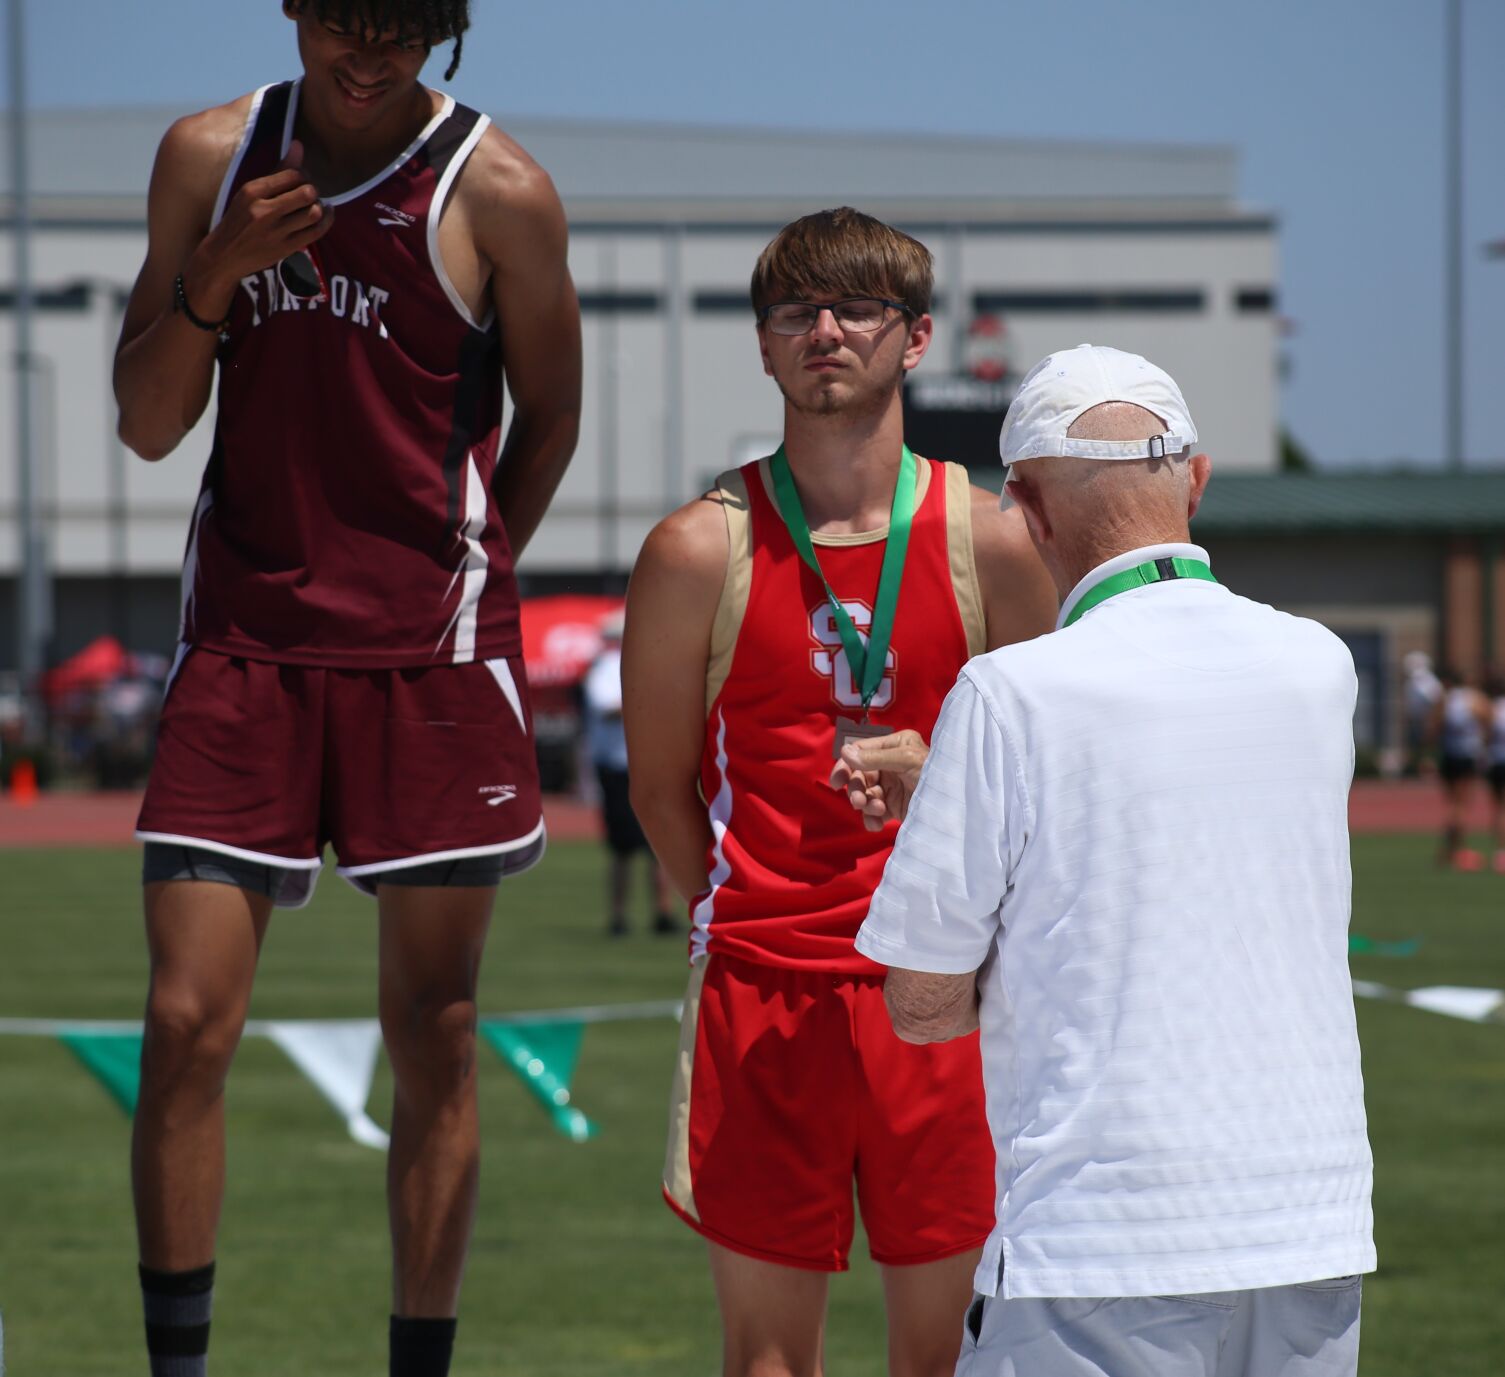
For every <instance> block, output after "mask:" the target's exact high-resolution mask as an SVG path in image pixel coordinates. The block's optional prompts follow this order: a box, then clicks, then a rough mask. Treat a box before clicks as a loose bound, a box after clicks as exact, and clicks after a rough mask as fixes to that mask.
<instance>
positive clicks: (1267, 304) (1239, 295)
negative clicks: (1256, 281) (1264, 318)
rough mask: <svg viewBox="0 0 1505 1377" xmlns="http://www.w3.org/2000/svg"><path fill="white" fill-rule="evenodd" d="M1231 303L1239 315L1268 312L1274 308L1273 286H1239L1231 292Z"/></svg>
mask: <svg viewBox="0 0 1505 1377" xmlns="http://www.w3.org/2000/svg"><path fill="white" fill-rule="evenodd" d="M1233 305H1234V308H1235V309H1236V310H1237V311H1238V312H1239V314H1240V315H1248V314H1252V313H1254V312H1260V313H1262V314H1268V313H1269V312H1271V311H1273V310H1274V309H1275V289H1274V288H1273V287H1240V288H1239V289H1238V290H1237V291H1236V292H1234V294H1233Z"/></svg>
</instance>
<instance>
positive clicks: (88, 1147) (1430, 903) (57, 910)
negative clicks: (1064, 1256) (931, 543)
mask: <svg viewBox="0 0 1505 1377" xmlns="http://www.w3.org/2000/svg"><path fill="white" fill-rule="evenodd" d="M1430 858H1431V841H1430V839H1423V838H1419V837H1418V838H1409V837H1402V838H1396V837H1361V838H1358V839H1357V841H1356V843H1355V874H1356V888H1357V894H1356V899H1355V918H1354V930H1355V931H1356V932H1361V933H1364V934H1365V935H1367V936H1371V937H1375V938H1406V937H1412V936H1420V937H1422V938H1423V939H1424V940H1423V946H1422V948H1421V950H1420V952H1419V953H1418V954H1417V955H1415V956H1413V957H1409V958H1404V959H1395V958H1390V959H1387V958H1384V957H1379V956H1367V957H1356V958H1355V959H1354V971H1355V974H1356V975H1359V976H1362V977H1364V978H1366V979H1370V980H1375V981H1380V982H1383V983H1385V984H1389V985H1393V986H1420V985H1433V984H1453V985H1480V986H1489V987H1493V988H1501V987H1505V942H1502V935H1505V879H1501V878H1499V877H1495V876H1481V875H1438V874H1436V873H1435V872H1434V871H1433V870H1432V869H1431V867H1430ZM137 865H138V860H137V856H136V854H135V853H134V852H130V851H83V850H78V851H39V852H34V853H20V852H0V1016H9V1017H37V1018H136V1017H139V1014H140V1008H141V1001H142V996H143V991H144V988H145V973H146V965H145V955H144V950H143V943H142V938H141V929H140V920H139V917H138V897H137V893H136V869H137ZM600 885H601V866H600V858H599V853H598V850H597V848H595V847H593V846H588V845H583V844H582V845H567V844H561V845H557V846H555V847H554V848H553V849H552V850H551V851H550V853H549V857H548V859H547V860H546V862H545V863H544V864H543V865H542V866H541V867H539V868H538V869H537V870H535V871H534V872H532V873H531V874H529V875H527V876H525V877H523V878H521V879H520V880H518V881H515V882H513V883H512V884H510V885H509V886H508V887H507V888H506V889H505V890H504V894H503V901H502V903H501V904H500V905H499V908H498V915H497V921H496V924H495V926H494V929H493V936H492V941H491V945H490V948H489V950H488V953H487V959H486V967H485V971H484V974H483V981H482V990H483V994H482V1007H483V1009H484V1010H485V1011H486V1012H488V1013H500V1012H504V1011H507V1010H513V1009H544V1008H551V1007H559V1006H566V1005H577V1004H583V1003H615V1002H622V1001H633V1000H644V999H662V998H670V997H673V996H676V995H677V994H678V993H679V992H680V989H681V987H682V984H683V979H684V963H683V956H682V947H681V945H680V943H679V942H678V941H677V940H669V941H665V940H663V939H654V938H651V937H649V936H646V935H639V936H634V937H632V938H630V939H627V940H625V941H619V942H609V941H607V940H606V939H605V938H604V937H603V936H602V935H601V926H602V925H601V917H600V900H599V894H600ZM372 918H373V909H372V907H371V905H370V903H369V901H367V900H365V899H362V898H361V897H360V896H359V895H357V894H356V893H355V892H354V891H353V890H351V889H349V887H348V886H346V885H344V884H343V882H341V881H339V880H337V879H335V878H334V877H333V876H332V875H326V876H325V878H324V879H323V881H322V882H321V887H320V893H319V895H318V897H317V898H316V900H315V902H314V905H313V907H312V909H311V910H308V911H305V912H302V913H294V914H287V915H279V916H278V918H277V919H276V920H274V923H273V926H272V930H271V935H270V936H269V938H268V941H267V947H266V952H265V955H264V958H263V963H262V971H261V977H260V986H259V992H258V996H257V999H256V1004H255V1007H254V1009H253V1016H254V1017H261V1018H268V1017H288V1018H314V1017H336V1016H344V1017H352V1016H354V1017H362V1016H368V1015H370V1014H371V1013H372V1011H373V1008H374V1002H373V1000H374V995H373V990H374V978H375V959H374V941H373V938H374V930H373V922H372ZM1359 1027H1360V1032H1361V1035H1362V1038H1363V1044H1364V1064H1365V1077H1366V1082H1367V1087H1368V1103H1369V1115H1370V1130H1371V1136H1372V1138H1373V1142H1374V1148H1375V1156H1376V1159H1377V1170H1376V1194H1375V1205H1376V1216H1377V1229H1378V1235H1379V1251H1380V1270H1379V1272H1378V1273H1377V1274H1376V1275H1375V1276H1373V1277H1371V1278H1370V1279H1369V1280H1368V1281H1367V1282H1366V1283H1365V1309H1364V1358H1363V1362H1362V1371H1363V1373H1364V1374H1365V1377H1499V1374H1501V1373H1502V1372H1505V1306H1502V1304H1501V1299H1500V1298H1501V1295H1502V1294H1505V1026H1500V1025H1493V1026H1478V1025H1474V1024H1469V1023H1464V1022H1460V1021H1458V1020H1454V1019H1449V1018H1445V1017H1441V1016H1439V1015H1435V1014H1430V1013H1425V1012H1422V1011H1419V1010H1414V1009H1409V1008H1405V1007H1402V1006H1398V1005H1389V1004H1373V1003H1368V1002H1364V1003H1361V1005H1360V1008H1359ZM675 1036H676V1034H675V1029H674V1026H673V1024H672V1023H671V1022H670V1021H669V1020H667V1019H665V1020H663V1021H657V1020H655V1021H648V1022H636V1023H617V1024H606V1025H597V1026H593V1027H591V1028H590V1029H589V1030H588V1031H587V1033H586V1038H585V1046H584V1050H583V1053H582V1055H581V1060H580V1066H579V1069H578V1071H577V1072H576V1075H575V1081H574V1088H575V1099H576V1103H578V1104H579V1105H580V1106H581V1107H582V1108H583V1109H584V1110H585V1111H586V1112H587V1113H588V1114H590V1115H591V1117H592V1118H594V1119H595V1120H596V1121H597V1122H598V1123H599V1124H600V1126H601V1129H602V1132H601V1134H600V1136H599V1137H598V1138H597V1139H595V1140H593V1141H591V1142H589V1143H586V1144H582V1145H575V1144H571V1143H569V1142H567V1141H566V1140H565V1139H563V1138H562V1137H560V1136H558V1135H557V1134H556V1133H555V1131H554V1130H553V1128H552V1127H551V1126H550V1124H549V1122H548V1120H547V1119H546V1117H545V1115H544V1114H543V1112H542V1111H541V1110H540V1109H539V1108H538V1107H537V1105H536V1104H535V1103H534V1101H533V1100H531V1099H530V1098H529V1096H528V1095H527V1093H526V1091H525V1090H524V1089H523V1088H522V1087H521V1086H520V1085H519V1084H518V1083H517V1082H516V1081H515V1080H514V1079H513V1077H512V1076H511V1074H510V1073H509V1072H508V1071H507V1070H506V1069H505V1068H504V1067H503V1066H502V1065H501V1064H500V1062H498V1061H496V1060H495V1059H494V1058H491V1057H490V1054H489V1053H486V1054H485V1056H486V1058H487V1059H486V1060H485V1061H484V1062H483V1073H482V1119H483V1129H484V1132H485V1144H486V1150H485V1165H484V1177H483V1187H482V1195H481V1208H480V1218H479V1222H478V1226H477V1231H476V1237H475V1243H474V1247H473V1249H472V1252H471V1261H470V1268H469V1272H468V1275H467V1279H466V1285H465V1297H464V1304H463V1315H462V1321H461V1329H460V1342H459V1347H458V1351H457V1355H456V1360H455V1366H454V1372H455V1377H480V1374H487V1377H587V1375H589V1377H598V1375H599V1377H606V1375H607V1374H611V1377H634V1375H637V1374H641V1377H648V1374H653V1377H679V1375H680V1374H683V1375H684V1377H711V1374H713V1373H714V1372H715V1371H716V1370H717V1367H718V1355H719V1343H718V1337H717V1325H716V1317H715V1306H714V1300H713V1297H712V1293H711V1287H710V1283H709V1281H708V1279H707V1277H706V1274H705V1269H704V1265H703V1255H702V1249H701V1245H700V1243H699V1240H698V1239H696V1238H695V1236H694V1235H693V1234H691V1233H690V1231H689V1230H687V1229H686V1228H685V1227H684V1226H683V1225H682V1224H680V1223H679V1222H678V1221H677V1220H675V1219H674V1218H673V1217H672V1216H671V1215H670V1214H669V1212H668V1210H666V1209H665V1208H664V1206H663V1204H662V1203H661V1201H660V1198H659V1193H658V1180H659V1168H660V1162H661V1157H662V1150H663V1133H664V1125H665V1109H666V1102H667V1094H668V1082H669V1075H670V1066H671V1061H672V1058H673V1053H674V1046H675ZM389 1093H390V1082H389V1081H388V1080H387V1079H386V1077H385V1073H384V1072H379V1073H378V1076H377V1083H376V1087H375V1089H374V1091H373V1095H372V1113H373V1116H374V1117H375V1118H376V1119H378V1121H383V1122H384V1121H385V1118H386V1109H385V1106H386V1104H387V1100H388V1097H389ZM229 1121H230V1187H229V1193H228V1198H227V1200H226V1207H225V1217H224V1224H223V1228H222V1232H221V1240H220V1249H219V1269H220V1270H219V1283H218V1290H217V1296H216V1314H215V1320H214V1344H213V1350H212V1355H211V1370H212V1372H213V1373H214V1374H215V1377H252V1374H254V1375H255V1377H266V1375H267V1374H272V1373H275V1374H277V1377H302V1375H303V1374H308V1377H314V1374H317V1375H318V1377H346V1375H347V1374H348V1375H349V1377H357V1375H359V1377H374V1375H375V1374H377V1373H381V1372H385V1371H386V1316H387V1313H388V1308H389V1307H388V1303H387V1296H388V1289H387V1288H388V1282H387V1256H386V1248H387V1244H386V1226H385V1214H384V1206H383V1198H382V1175H383V1158H382V1156H381V1154H379V1153H377V1152H373V1151H371V1150H369V1149H366V1148H362V1147H358V1146H357V1145H355V1144H354V1143H353V1142H351V1141H350V1140H349V1139H348V1138H347V1137H346V1136H345V1134H344V1131H343V1129H342V1128H341V1126H340V1124H339V1123H338V1121H337V1120H336V1118H335V1117H334V1115H333V1114H332V1113H331V1111H330V1110H329V1109H328V1108H327V1107H326V1106H325V1104H324V1102H323V1101H322V1100H321V1099H320V1098H319V1096H318V1094H317V1092H316V1091H315V1090H314V1089H313V1087H312V1086H311V1085H309V1084H308V1082H307V1081H305V1080H304V1079H303V1078H302V1077H301V1076H300V1075H299V1073H298V1072H297V1071H295V1070H294V1069H293V1067H292V1066H291V1064H290V1063H288V1062H287V1061H286V1060H285V1059H284V1058H283V1056H282V1054H281V1053H280V1052H278V1051H277V1050H276V1049H275V1048H273V1047H272V1046H271V1044H270V1043H267V1042H265V1041H253V1042H247V1043H246V1044H245V1046H244V1047H243V1049H242V1052H241V1055H240V1058H239V1060H238V1062H237V1064H236V1068H235V1072H234V1074H233V1076H232V1078H231V1082H230V1091H229ZM127 1144H128V1126H127V1123H126V1120H125V1118H124V1117H123V1116H122V1115H121V1113H120V1112H119V1110H118V1109H117V1108H116V1107H115V1105H114V1103H113V1102H112V1101H111V1100H110V1099H109V1098H108V1097H107V1096H106V1094H105V1092H104V1091H103V1090H102V1089H101V1088H100V1087H99V1086H98V1085H97V1084H96V1083H95V1082H94V1081H93V1080H92V1079H91V1078H90V1077H89V1076H88V1075H87V1074H85V1072H84V1071H83V1070H82V1068H81V1067H80V1066H79V1065H78V1064H77V1063H76V1062H75V1061H74V1060H73V1058H72V1056H71V1055H70V1054H69V1053H68V1052H67V1051H66V1050H65V1049H64V1048H63V1047H62V1046H61V1044H58V1043H56V1042H53V1041H51V1040H47V1039H22V1038H5V1039H0V1313H3V1315H4V1320H5V1337H6V1357H7V1358H8V1360H9V1370H10V1372H11V1373H12V1374H13V1377H54V1375H56V1377H114V1374H125V1373H131V1374H134V1373H140V1372H144V1371H145V1358H144V1354H143V1350H142V1345H141V1319H140V1311H139V1297H138V1292H137V1286H136V1279H135V1266H134V1263H135V1251H134V1236H133V1232H132V1224H131V1213H130V1202H129V1194H128V1181H127V1161H126V1157H127ZM854 1252H855V1253H856V1256H855V1257H854V1265H853V1270H852V1272H851V1274H849V1275H847V1276H844V1277H839V1278H837V1279H836V1280H835V1282H834V1283H833V1286H832V1295H831V1317H830V1326H829V1336H828V1341H827V1353H828V1368H829V1370H830V1371H831V1372H832V1373H833V1374H843V1373H861V1374H877V1373H881V1372H882V1371H883V1326H882V1316H881V1305H880V1300H879V1292H878V1283H877V1276H876V1274H875V1273H874V1271H873V1268H872V1267H871V1265H870V1264H869V1263H868V1262H867V1261H866V1258H865V1255H864V1253H865V1250H864V1245H863V1243H862V1240H861V1239H860V1238H859V1240H858V1242H857V1246H856V1248H855V1250H854Z"/></svg>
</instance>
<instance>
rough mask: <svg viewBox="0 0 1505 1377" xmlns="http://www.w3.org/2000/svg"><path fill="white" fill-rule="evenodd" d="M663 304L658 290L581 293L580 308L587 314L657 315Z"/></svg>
mask: <svg viewBox="0 0 1505 1377" xmlns="http://www.w3.org/2000/svg"><path fill="white" fill-rule="evenodd" d="M663 304H664V302H663V298H662V297H661V296H660V295H659V294H658V293H657V292H589V291H587V292H581V293H580V310H581V312H582V313H583V314H585V315H617V316H625V315H655V314H657V313H658V312H659V311H661V310H663Z"/></svg>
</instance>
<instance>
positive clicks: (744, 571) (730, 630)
mask: <svg viewBox="0 0 1505 1377" xmlns="http://www.w3.org/2000/svg"><path fill="white" fill-rule="evenodd" d="M715 492H716V496H717V499H718V500H719V501H720V503H721V510H722V513H723V514H724V515H725V517H726V536H727V555H726V578H725V579H724V580H723V581H722V584H721V597H720V599H719V600H718V601H717V603H716V618H715V620H714V621H713V622H712V623H711V655H710V659H709V660H707V662H706V673H705V710H706V712H708V713H709V712H710V710H711V704H712V703H714V702H715V701H716V698H717V695H719V694H720V692H721V690H722V688H723V687H724V686H725V684H726V680H727V676H728V675H729V674H730V673H731V672H732V659H733V657H734V656H735V655H736V652H737V636H738V634H739V633H740V632H741V630H742V618H743V617H744V616H745V615H746V613H747V599H748V596H749V594H750V593H751V592H752V570H753V532H752V511H751V504H750V502H749V499H748V495H747V470H746V469H728V470H727V472H725V473H723V474H720V475H719V476H718V477H717V479H716V487H715Z"/></svg>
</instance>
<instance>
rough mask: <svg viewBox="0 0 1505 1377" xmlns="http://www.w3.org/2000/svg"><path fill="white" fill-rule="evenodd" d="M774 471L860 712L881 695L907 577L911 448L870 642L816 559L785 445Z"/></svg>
mask: <svg viewBox="0 0 1505 1377" xmlns="http://www.w3.org/2000/svg"><path fill="white" fill-rule="evenodd" d="M769 467H770V468H771V469H772V470H773V491H774V496H775V497H776V498H777V499H778V505H779V515H780V516H782V517H783V518H784V525H785V526H787V527H788V528H789V535H790V537H791V538H792V539H793V541H794V548H795V549H796V550H798V551H799V552H800V558H801V559H802V560H804V561H805V563H806V564H807V565H809V566H810V568H811V569H813V570H814V571H815V577H816V578H818V579H819V580H820V581H821V584H822V585H823V586H824V588H825V590H826V597H827V598H828V599H830V602H831V615H832V617H834V618H835V620H836V629H837V631H839V632H840V633H841V647H842V649H843V650H845V651H846V654H847V663H848V664H849V665H850V666H851V667H852V682H853V683H855V684H856V685H857V686H858V687H859V689H860V690H861V693H862V711H863V713H864V714H866V712H867V705H868V704H869V703H871V702H872V701H873V695H874V694H875V693H877V692H878V685H879V684H881V683H882V682H883V664H884V661H885V660H887V659H888V645H889V642H890V641H891V640H892V639H893V634H894V612H895V610H896V609H897V607H898V605H899V581H900V579H902V578H903V575H904V555H905V552H906V551H907V550H908V549H909V528H910V525H911V523H912V522H913V520H914V504H915V457H914V455H913V454H911V453H910V450H909V446H908V445H905V446H904V454H903V457H902V458H901V459H900V460H899V480H898V482H896V483H895V484H894V504H893V507H892V509H891V510H890V512H889V517H888V541H887V543H886V545H885V547H884V550H883V568H882V570H881V572H880V573H879V575H878V597H877V601H876V604H875V606H874V607H873V625H872V629H871V630H870V631H869V632H868V638H867V644H866V645H864V644H863V640H862V633H861V632H860V631H858V630H857V628H856V627H855V626H853V625H852V618H851V616H850V614H849V613H848V612H847V609H846V608H845V607H843V606H842V605H841V601H840V599H839V598H837V596H836V594H835V593H834V592H832V591H831V585H830V584H829V583H827V582H826V576H825V574H824V573H823V572H822V571H821V567H820V561H819V560H818V559H816V557H815V546H814V543H813V542H812V541H811V539H810V523H809V522H808V521H806V520H805V509H804V507H803V506H801V505H800V495H799V490H798V489H797V488H796V487H795V486H794V476H793V475H792V474H791V473H790V472H789V460H788V459H786V458H785V457H784V446H783V445H780V446H779V447H778V449H777V450H776V451H774V455H773V458H772V459H771V460H770V461H769Z"/></svg>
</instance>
